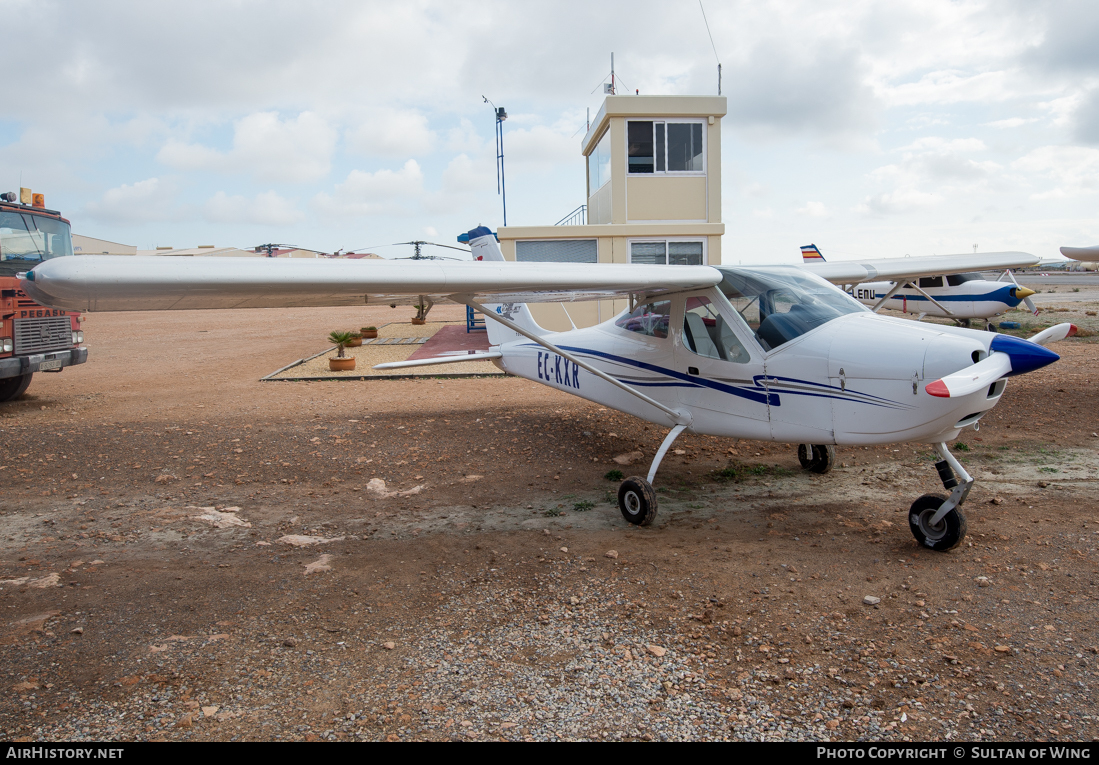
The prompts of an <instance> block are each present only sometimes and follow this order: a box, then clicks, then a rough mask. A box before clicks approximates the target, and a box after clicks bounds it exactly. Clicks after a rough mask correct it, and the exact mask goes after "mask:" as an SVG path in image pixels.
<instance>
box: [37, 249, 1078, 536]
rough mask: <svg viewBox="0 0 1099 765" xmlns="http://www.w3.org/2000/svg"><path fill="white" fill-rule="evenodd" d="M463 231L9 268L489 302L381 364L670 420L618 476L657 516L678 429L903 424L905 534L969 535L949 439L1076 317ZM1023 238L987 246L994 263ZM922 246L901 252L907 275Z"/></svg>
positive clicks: (825, 431) (255, 295)
mask: <svg viewBox="0 0 1099 765" xmlns="http://www.w3.org/2000/svg"><path fill="white" fill-rule="evenodd" d="M468 238H469V244H470V247H471V249H472V251H473V256H474V261H475V262H472V263H469V262H465V263H463V262H446V261H431V262H426V263H422V262H414V261H405V262H396V261H371V262H367V261H361V260H349V261H339V260H308V261H306V260H293V259H269V258H257V259H244V258H241V259H232V258H225V259H218V260H217V261H216V262H213V261H210V260H206V259H202V258H142V257H111V256H80V257H66V258H56V259H53V260H49V261H46V262H44V263H42V264H40V265H38V266H36V267H35V268H34V270H32V271H30V272H28V273H27V274H26V276H25V278H24V280H23V281H22V283H21V285H22V287H23V289H24V290H26V292H27V294H29V295H30V296H31V297H33V298H34V299H35V300H37V301H39V302H40V303H43V304H45V305H50V306H57V307H59V308H66V309H70V310H80V311H124V310H131V311H132V310H155V309H192V308H248V307H257V308H258V307H280V306H287V307H288V306H331V305H363V304H364V302H365V303H368V304H373V303H380V304H394V303H402V304H416V305H423V304H424V301H425V299H428V298H430V299H431V300H434V301H435V302H441V301H444V300H449V301H451V302H455V303H458V304H461V305H466V306H470V307H472V308H473V309H475V310H478V311H481V312H482V313H484V315H485V316H486V318H487V319H488V322H487V324H488V331H489V341H490V343H491V346H492V347H491V349H490V350H489V351H487V352H481V353H478V354H473V355H463V356H457V357H455V356H446V357H442V358H435V359H422V360H418V361H404V362H395V363H391V364H381V365H379V368H394V367H408V366H417V365H420V366H422V365H427V364H445V363H450V362H456V361H468V360H471V359H489V360H491V361H492V362H493V363H495V364H496V365H497V366H499V367H500V368H501V369H503V370H504V371H506V372H509V373H511V374H514V375H518V376H520V377H524V378H526V379H528V380H532V381H535V382H538V383H541V384H543V385H547V386H549V387H551V388H555V389H557V390H560V391H563V392H565V393H570V394H573V395H576V396H580V397H582V398H585V399H588V400H589V401H594V402H597V403H599V404H601V405H603V406H606V407H610V408H614V409H617V410H620V411H623V412H628V413H630V414H633V415H635V416H637V417H639V418H642V419H644V420H647V421H649V422H652V423H655V424H657V425H658V426H666V427H668V428H669V432H668V434H667V436H666V437H665V438H664V441H663V443H662V444H661V445H660V447H659V448H658V449H657V450H656V455H655V457H654V459H653V461H652V465H651V466H650V468H649V472H648V474H647V475H646V476H644V477H642V476H631V477H629V478H626V479H625V480H624V481H623V482H622V484H621V485H620V486H619V489H618V504H619V509H620V510H621V512H622V515H623V516H624V517H625V518H626V520H627V521H629V522H630V523H634V524H638V525H647V524H650V523H652V521H653V519H654V518H655V516H656V512H657V497H656V494H655V493H654V491H653V486H652V482H653V480H654V479H655V477H656V472H657V469H658V468H659V466H660V463H661V460H662V459H663V458H664V455H665V454H666V453H667V451H668V449H669V447H670V446H671V445H672V443H673V442H674V441H675V439H676V438H677V437H678V436H679V435H680V434H681V433H683V432H691V433H701V434H707V435H712V436H725V437H731V438H744V439H755V440H761V441H776V442H782V443H789V444H795V445H797V450H798V457H799V459H800V461H801V464H802V465H803V466H804V467H805V468H806V469H808V470H812V471H815V472H817V473H825V472H828V471H829V470H830V469H831V468H832V465H833V462H834V460H835V445H837V444H841V445H848V444H850V445H855V444H858V445H864V444H867V445H868V444H887V443H896V442H898V441H915V442H920V443H928V444H931V445H932V446H933V448H934V449H935V451H936V452H937V453H938V455H939V458H940V460H939V462H938V463H937V465H936V467H937V469H938V472H939V476H940V478H941V479H942V482H943V486H944V487H945V488H946V489H947V491H949V492H950V493H949V496H945V495H941V494H927V495H924V496H922V497H920V498H918V499H917V500H916V501H915V502H914V503H912V506H911V507H910V508H909V511H908V522H909V526H910V528H911V530H912V533H913V535H914V536H915V538H916V539H917V540H918V541H919V543H920V544H922V545H925V546H927V547H928V548H931V549H934V550H948V549H950V548H952V547H954V546H955V545H957V544H958V543H959V542H960V541H961V540H962V538H963V537H964V536H965V532H966V521H965V516H964V514H963V513H962V509H961V506H962V503H963V502H964V501H965V499H966V497H967V496H968V495H969V491H970V489H971V488H972V486H973V478H972V477H971V476H970V475H969V474H968V473H967V472H966V471H965V468H963V467H962V465H961V464H960V463H959V462H958V460H957V459H955V458H954V456H953V455H952V454H951V453H950V451H949V449H948V448H947V442H948V441H950V440H952V439H954V438H955V437H957V435H958V434H959V432H961V430H962V429H963V428H966V427H970V426H974V427H976V426H977V424H978V423H979V421H980V419H981V418H982V417H984V416H985V414H987V413H988V412H989V411H990V410H991V409H992V408H993V407H995V406H996V404H997V403H999V401H1000V399H1001V397H1002V396H1003V395H1004V390H1005V387H1006V385H1007V379H1006V378H1008V377H1010V376H1012V375H1019V374H1024V373H1027V372H1031V371H1034V370H1036V369H1039V368H1041V367H1043V366H1045V365H1047V364H1050V363H1052V362H1054V361H1056V360H1057V359H1058V356H1057V354H1055V353H1053V352H1052V351H1049V350H1047V349H1046V348H1045V347H1043V344H1044V343H1047V342H1051V341H1053V340H1058V339H1061V338H1063V337H1066V336H1067V335H1068V334H1069V333H1070V331H1071V329H1072V328H1071V325H1068V324H1063V325H1059V326H1057V327H1053V328H1051V329H1048V330H1046V331H1044V332H1042V333H1040V334H1039V335H1036V336H1035V337H1033V338H1031V340H1022V339H1019V338H1016V337H1010V336H1006V335H995V334H989V333H987V332H978V331H974V330H968V329H962V328H958V327H951V326H939V325H927V324H916V323H913V322H909V321H905V320H903V319H897V318H890V317H885V316H880V315H878V314H875V313H874V312H872V311H870V310H869V309H868V308H866V307H865V306H863V305H862V304H861V303H859V302H858V301H856V300H855V299H853V298H852V297H851V296H849V295H847V294H845V293H844V292H842V291H841V290H839V289H837V288H836V287H834V286H833V285H831V284H829V283H828V282H827V281H825V280H824V279H822V278H820V277H819V276H816V275H814V274H812V273H809V272H807V270H806V269H804V268H798V267H793V266H779V267H726V266H719V267H711V266H666V265H663V266H661V265H613V264H575V263H562V264H557V263H510V262H505V261H504V258H503V256H502V255H501V254H500V248H499V246H498V245H497V243H496V239H495V237H494V236H493V234H492V232H491V231H489V229H487V228H484V227H478V228H476V229H474V230H473V231H470V232H469V235H468ZM1017 256H1018V254H1017V253H1016V254H1015V255H1014V256H1005V257H1001V258H998V259H997V258H995V257H993V258H992V260H993V261H996V262H997V266H998V267H1003V268H1006V267H1009V266H1010V265H1011V263H1013V262H1014V261H1016V260H1018V259H1019V258H1018V257H1017ZM984 257H985V258H986V260H987V259H989V256H988V255H986V256H984ZM1027 257H1030V256H1027ZM916 260H917V259H915V258H913V259H910V260H909V261H908V262H906V264H905V265H906V267H907V268H908V269H909V271H908V273H912V272H913V271H912V269H914V268H915V267H916ZM830 265H831V264H825V266H830ZM926 265H927V266H928V268H929V272H930V273H939V272H940V269H941V266H942V264H941V262H940V261H939V260H938V259H930V261H928V262H927V263H926ZM846 273H850V269H849V268H848V271H847V272H846ZM866 273H867V271H866V270H865V269H864V270H863V271H862V275H864V276H865V274H866ZM615 297H617V298H627V299H628V308H627V309H626V310H624V311H622V313H620V314H619V315H617V316H615V317H614V318H612V319H610V320H608V321H606V322H604V323H602V324H599V325H596V326H594V327H588V328H584V329H574V330H571V331H568V332H551V331H549V330H546V329H544V328H542V327H540V326H539V325H538V324H537V323H536V322H535V321H534V319H533V317H532V315H531V313H530V310H529V308H528V307H527V305H526V303H529V302H548V301H557V302H567V301H574V300H585V299H607V298H615Z"/></svg>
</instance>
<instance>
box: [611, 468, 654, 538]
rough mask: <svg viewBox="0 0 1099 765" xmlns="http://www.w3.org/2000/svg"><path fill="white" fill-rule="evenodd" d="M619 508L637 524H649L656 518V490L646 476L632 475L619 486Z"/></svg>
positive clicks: (625, 516)
mask: <svg viewBox="0 0 1099 765" xmlns="http://www.w3.org/2000/svg"><path fill="white" fill-rule="evenodd" d="M618 509H619V510H621V511H622V517H623V518H625V519H626V520H627V521H629V522H630V523H632V524H634V525H635V526H648V525H650V524H652V522H653V521H654V520H656V492H655V491H653V487H652V485H651V484H650V483H649V482H648V481H646V480H645V479H644V478H640V477H638V476H630V477H629V478H627V479H626V480H625V481H623V482H622V484H621V485H620V486H619V487H618Z"/></svg>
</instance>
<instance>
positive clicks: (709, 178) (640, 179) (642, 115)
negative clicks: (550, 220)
mask: <svg viewBox="0 0 1099 765" xmlns="http://www.w3.org/2000/svg"><path fill="white" fill-rule="evenodd" d="M726 112H727V103H726V100H725V98H723V97H721V96H608V97H607V98H606V99H604V101H603V106H602V107H601V108H600V110H599V112H598V113H597V114H596V116H595V120H594V121H593V122H592V124H591V127H590V129H589V130H588V133H587V134H586V135H585V136H584V139H583V141H582V142H581V154H582V156H583V161H584V165H585V175H586V176H587V174H588V156H589V155H590V154H591V153H592V151H594V149H595V147H596V145H597V144H598V142H599V140H601V139H602V138H603V137H604V135H609V138H610V146H609V152H610V181H609V182H607V183H606V184H604V185H603V186H602V187H601V188H599V189H594V190H592V189H591V188H590V181H591V179H590V178H589V189H588V191H589V193H590V196H588V198H587V205H588V217H587V221H588V222H587V225H584V226H507V227H501V228H500V229H499V231H498V232H497V234H498V236H499V239H500V250H501V251H502V252H503V254H504V257H505V258H506V259H508V260H515V250H516V242H517V241H521V240H524V239H525V240H559V239H595V240H596V244H597V252H598V259H599V262H600V263H622V264H626V263H629V261H630V255H629V247H630V242H631V241H634V240H639V239H641V240H644V239H648V240H660V239H665V240H667V239H695V240H697V239H701V240H703V241H704V242H705V262H706V263H707V264H709V265H720V264H721V237H722V235H723V234H724V233H725V224H724V223H722V222H721V119H722V118H723V117H724V116H725V114H726ZM677 117H678V118H687V119H688V120H691V121H698V122H701V123H702V125H703V132H704V135H705V162H706V165H705V167H706V171H705V174H698V175H690V174H675V175H673V174H667V175H664V174H652V175H649V174H633V175H630V174H629V173H628V172H627V169H628V163H627V145H626V126H627V122H628V120H630V119H631V118H637V119H652V120H664V121H672V122H674V121H675V118H677ZM626 305H627V301H625V300H604V301H591V302H584V303H563V304H558V303H541V304H537V303H536V304H531V306H530V309H531V313H532V314H533V315H534V318H535V320H536V321H537V322H538V323H539V324H541V325H542V326H543V327H546V328H547V329H551V330H555V331H565V330H568V329H571V328H572V324H573V323H575V324H576V326H578V327H586V326H592V325H594V324H597V323H599V322H603V321H606V320H607V319H610V318H611V317H613V316H614V315H616V314H617V313H619V312H620V311H622V310H623V309H625V307H626ZM570 318H571V322H570Z"/></svg>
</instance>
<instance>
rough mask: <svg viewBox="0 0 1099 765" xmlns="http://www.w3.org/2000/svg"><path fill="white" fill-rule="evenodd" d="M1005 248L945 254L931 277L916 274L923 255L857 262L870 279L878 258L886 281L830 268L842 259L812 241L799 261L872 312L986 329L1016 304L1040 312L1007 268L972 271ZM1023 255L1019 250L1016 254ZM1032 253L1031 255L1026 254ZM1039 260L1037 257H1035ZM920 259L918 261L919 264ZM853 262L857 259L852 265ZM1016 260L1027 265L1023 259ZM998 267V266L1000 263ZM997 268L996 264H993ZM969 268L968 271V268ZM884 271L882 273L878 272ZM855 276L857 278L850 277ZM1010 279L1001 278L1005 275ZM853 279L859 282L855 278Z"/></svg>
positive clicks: (1028, 291) (921, 268)
mask: <svg viewBox="0 0 1099 765" xmlns="http://www.w3.org/2000/svg"><path fill="white" fill-rule="evenodd" d="M1004 254H1005V253H987V254H981V255H977V254H973V255H947V256H942V257H943V269H942V273H941V274H936V275H935V276H917V275H916V274H918V273H921V272H922V273H924V274H926V273H927V271H926V266H925V263H926V260H927V259H926V258H891V259H889V260H888V261H870V262H869V263H859V264H857V266H858V267H859V268H860V269H865V271H866V272H867V275H868V276H870V278H873V277H874V276H876V275H878V273H880V271H879V270H878V269H876V268H875V267H874V266H875V265H879V264H881V263H882V262H885V263H888V266H889V267H890V273H889V274H888V276H889V277H890V281H870V280H867V281H860V280H858V278H857V277H858V275H852V274H848V273H843V272H840V271H837V272H836V273H834V274H832V273H829V271H830V270H834V269H835V268H837V267H839V268H840V269H842V267H843V266H844V265H846V262H839V263H825V260H824V256H823V255H821V253H820V250H819V249H818V248H817V246H816V245H815V244H807V245H805V246H803V247H802V248H801V256H802V260H803V262H804V263H805V265H806V266H808V267H810V268H811V269H812V270H813V271H814V273H818V274H819V275H821V276H823V277H824V278H825V279H828V281H830V282H832V283H833V284H837V285H840V286H841V287H842V288H843V289H844V290H845V291H847V292H848V293H849V294H850V295H851V296H852V297H854V298H855V299H856V300H858V301H859V302H860V303H863V304H864V305H868V306H870V307H871V308H872V309H873V310H874V311H878V310H880V309H882V308H889V309H892V310H894V311H901V312H902V313H911V314H916V315H917V319H923V317H924V316H939V317H942V318H947V319H953V320H954V321H955V322H957V323H958V324H959V325H960V326H963V327H968V326H969V325H970V322H971V320H974V319H976V320H978V321H979V322H980V323H981V324H984V325H985V327H986V328H987V329H988V331H990V332H994V331H995V325H993V323H992V322H991V319H992V318H993V317H994V316H1000V315H1001V314H1003V313H1005V312H1007V311H1009V310H1011V309H1013V308H1015V307H1016V306H1018V305H1019V304H1020V303H1024V304H1025V305H1026V307H1027V308H1028V309H1029V310H1030V311H1031V312H1032V313H1034V314H1037V313H1038V309H1037V308H1035V306H1034V302H1033V301H1032V300H1031V299H1030V296H1031V295H1033V294H1035V293H1034V290H1031V289H1027V288H1026V287H1023V286H1021V285H1020V284H1019V283H1018V282H1016V281H1015V276H1014V275H1013V274H1012V273H1011V269H1005V270H1004V272H1003V274H1001V276H1000V278H999V279H998V280H996V281H992V280H989V279H985V278H984V277H983V276H981V275H980V274H979V273H973V272H974V271H976V270H980V269H981V268H982V267H985V266H984V264H985V263H987V262H988V261H987V260H986V258H988V259H991V260H996V259H997V256H1002V255H1004ZM1019 254H1020V255H1023V253H1019ZM1030 257H1031V258H1033V256H1030ZM906 260H908V261H910V262H911V263H912V267H913V273H912V274H904V273H903V269H904V263H905V261H906ZM1033 261H1034V262H1037V258H1033ZM917 264H919V265H917ZM852 265H856V264H852ZM1019 265H1030V263H1027V262H1021V263H1020V264H1019ZM1001 267H1002V266H1001ZM997 270H998V269H997ZM967 272H968V273H967ZM881 275H882V276H886V274H884V273H882V274H881ZM852 276H854V277H855V278H852ZM1005 278H1006V279H1007V280H1008V281H1004V279H1005ZM856 282H857V283H856Z"/></svg>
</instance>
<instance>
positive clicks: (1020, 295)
mask: <svg viewBox="0 0 1099 765" xmlns="http://www.w3.org/2000/svg"><path fill="white" fill-rule="evenodd" d="M1012 292H1013V293H1015V297H1016V299H1018V300H1026V299H1027V298H1028V297H1030V296H1031V295H1037V294H1038V293H1037V292H1035V291H1034V290H1032V289H1028V288H1026V287H1016V288H1015V289H1014V290H1012Z"/></svg>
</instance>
